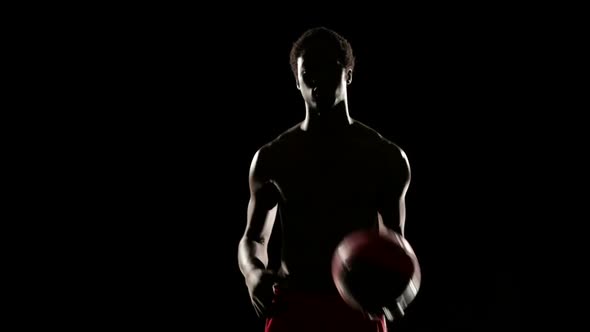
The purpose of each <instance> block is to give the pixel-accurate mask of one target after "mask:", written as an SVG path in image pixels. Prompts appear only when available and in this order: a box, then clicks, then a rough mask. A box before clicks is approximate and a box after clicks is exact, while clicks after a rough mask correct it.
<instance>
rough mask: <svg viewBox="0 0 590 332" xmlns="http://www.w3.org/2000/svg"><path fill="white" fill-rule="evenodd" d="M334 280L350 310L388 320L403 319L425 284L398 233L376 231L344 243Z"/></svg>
mask: <svg viewBox="0 0 590 332" xmlns="http://www.w3.org/2000/svg"><path fill="white" fill-rule="evenodd" d="M332 277H333V279H334V283H335V285H336V288H337V289H338V292H339V293H340V295H341V296H342V298H343V299H344V301H345V302H346V303H348V304H349V305H350V306H352V307H354V308H356V309H359V310H361V311H364V312H367V313H370V314H371V313H384V314H385V315H386V316H390V315H393V316H399V315H402V316H403V314H404V310H405V309H406V308H407V306H408V305H409V304H410V303H411V302H412V301H413V300H414V298H415V297H416V295H417V293H418V290H419V288H420V281H421V273H420V265H419V264H418V260H417V257H416V255H415V253H414V250H413V249H412V247H411V246H410V243H409V242H408V241H407V240H406V239H405V238H404V237H403V236H401V235H400V234H398V233H396V232H393V231H387V232H382V233H379V232H378V231H376V230H361V231H356V232H353V233H351V234H349V235H348V236H346V237H345V238H344V239H343V240H342V241H341V242H340V244H339V245H338V247H337V248H336V250H335V252H334V256H333V259H332ZM388 318H390V317H388ZM390 319H391V318H390Z"/></svg>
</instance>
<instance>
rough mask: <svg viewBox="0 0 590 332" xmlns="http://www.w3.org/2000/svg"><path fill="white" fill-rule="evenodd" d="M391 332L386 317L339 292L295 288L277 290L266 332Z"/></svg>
mask: <svg viewBox="0 0 590 332" xmlns="http://www.w3.org/2000/svg"><path fill="white" fill-rule="evenodd" d="M295 331H296V332H301V331H305V332H320V331H322V332H327V331H330V332H344V331H351V332H387V325H386V322H385V318H384V317H382V318H381V319H378V320H374V319H370V318H369V317H368V316H367V315H365V314H364V313H362V312H361V311H359V310H356V309H354V308H352V307H350V306H349V305H348V304H346V303H345V302H344V301H343V300H342V298H341V297H340V295H339V294H317V293H311V292H301V291H293V290H281V291H280V292H276V294H275V299H274V307H273V314H272V315H271V316H270V317H268V318H267V319H266V327H265V332H295Z"/></svg>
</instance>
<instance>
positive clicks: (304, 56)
mask: <svg viewBox="0 0 590 332" xmlns="http://www.w3.org/2000/svg"><path fill="white" fill-rule="evenodd" d="M354 64H355V58H354V55H353V52H352V48H351V45H350V44H349V42H348V41H347V40H346V39H344V38H343V37H342V36H340V35H339V34H338V33H336V32H334V31H332V30H330V29H327V28H324V27H320V28H314V29H310V30H308V31H306V32H305V33H304V34H303V35H302V36H301V37H300V38H299V39H298V40H297V41H296V42H295V43H294V45H293V48H292V51H291V65H292V68H293V73H294V74H295V80H296V86H297V89H299V90H300V91H301V95H302V97H303V99H304V101H305V119H304V120H303V121H302V122H301V123H298V124H297V125H295V126H293V127H292V128H290V129H288V130H286V131H285V132H284V133H282V134H281V135H279V136H278V137H277V138H276V139H274V140H272V141H270V142H269V143H267V144H265V145H264V146H262V147H260V149H258V151H257V152H256V153H255V155H254V156H253V160H252V163H251V168H250V182H249V183H250V194H251V197H250V201H249V205H248V213H247V225H246V229H245V232H244V235H243V238H242V239H241V241H240V244H239V250H238V251H239V253H238V256H239V266H240V269H241V271H242V273H243V275H244V278H245V281H246V285H247V287H248V290H249V294H250V296H251V299H252V303H253V305H254V308H255V310H256V313H257V314H258V315H259V317H264V318H266V330H267V331H291V330H294V331H295V330H297V331H315V329H318V330H333V331H384V330H386V324H385V323H386V319H385V318H384V315H383V312H376V313H367V312H360V311H355V310H353V309H352V308H350V307H347V306H346V304H344V302H343V301H342V299H341V298H340V296H339V294H338V293H337V290H336V288H335V285H334V282H333V279H332V275H331V270H330V267H331V260H332V255H333V254H334V250H335V248H336V246H337V245H338V243H339V242H340V241H341V240H342V239H343V238H344V237H345V236H346V235H347V234H349V233H351V232H353V231H355V230H358V229H375V230H376V231H383V232H385V231H388V230H392V231H395V232H397V233H399V234H401V235H404V222H405V201H404V197H405V194H406V191H407V189H408V186H409V183H410V167H409V162H408V159H407V158H406V155H405V153H404V152H403V151H402V149H400V147H398V146H397V145H396V144H394V143H392V142H390V141H389V140H387V139H386V138H384V137H383V136H381V135H380V134H379V133H378V132H376V131H375V130H373V129H372V128H369V127H368V126H366V125H364V124H362V123H360V122H359V121H356V120H354V119H352V118H351V116H350V114H349V108H348V98H347V86H348V85H349V84H351V82H352V76H353V75H352V74H353V69H354ZM275 220H280V223H281V224H280V226H281V230H282V232H281V233H278V234H282V238H281V245H282V248H281V249H282V250H281V253H280V257H281V262H280V268H279V269H278V271H271V270H270V269H269V266H268V264H269V253H268V251H267V249H268V243H269V240H270V235H271V234H272V230H273V227H274V226H275ZM390 319H391V318H390Z"/></svg>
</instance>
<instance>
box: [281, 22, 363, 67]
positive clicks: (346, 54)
mask: <svg viewBox="0 0 590 332" xmlns="http://www.w3.org/2000/svg"><path fill="white" fill-rule="evenodd" d="M317 48H321V49H327V50H330V51H334V52H335V53H336V56H337V57H338V59H339V60H340V61H341V62H342V63H343V64H344V66H345V68H346V69H354V65H355V57H354V54H353V52H352V46H351V45H350V42H349V41H348V40H346V39H345V38H344V37H343V36H342V35H340V34H338V33H337V32H335V31H334V30H331V29H328V28H326V27H316V28H312V29H308V30H307V31H305V32H304V33H303V34H302V35H301V36H300V37H299V38H298V39H297V40H296V41H295V42H294V43H293V46H292V47H291V53H290V60H291V61H290V62H291V70H292V71H293V74H294V75H295V77H296V78H297V58H299V57H300V56H302V55H303V54H304V53H305V52H306V51H307V50H309V49H317Z"/></svg>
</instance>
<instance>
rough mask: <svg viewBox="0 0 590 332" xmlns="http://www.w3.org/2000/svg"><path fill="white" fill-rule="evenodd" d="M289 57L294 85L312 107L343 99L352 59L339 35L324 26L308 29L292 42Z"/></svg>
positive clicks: (348, 47)
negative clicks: (295, 84) (294, 80)
mask: <svg viewBox="0 0 590 332" xmlns="http://www.w3.org/2000/svg"><path fill="white" fill-rule="evenodd" d="M290 60H291V69H292V70H293V74H294V75H295V79H296V82H297V88H298V89H299V90H301V94H302V96H303V98H304V99H305V101H306V102H307V104H308V105H310V106H311V107H312V108H329V107H331V106H334V105H335V104H337V103H339V102H340V101H342V100H343V99H345V98H346V85H347V84H350V82H351V80H352V71H353V69H354V64H355V58H354V55H353V52H352V47H351V45H350V43H349V42H348V41H347V40H346V39H344V38H343V37H342V36H341V35H339V34H338V33H336V32H334V31H333V30H330V29H327V28H324V27H318V28H313V29H309V30H307V31H306V32H304V33H303V34H302V35H301V37H299V39H297V41H296V42H295V43H294V44H293V47H292V48H291V54H290Z"/></svg>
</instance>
